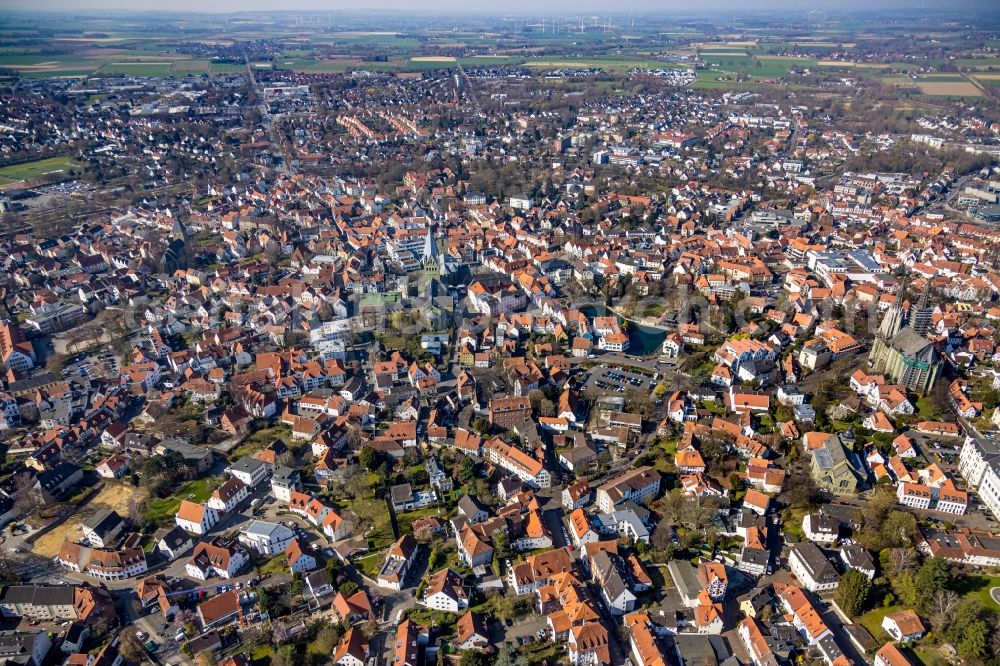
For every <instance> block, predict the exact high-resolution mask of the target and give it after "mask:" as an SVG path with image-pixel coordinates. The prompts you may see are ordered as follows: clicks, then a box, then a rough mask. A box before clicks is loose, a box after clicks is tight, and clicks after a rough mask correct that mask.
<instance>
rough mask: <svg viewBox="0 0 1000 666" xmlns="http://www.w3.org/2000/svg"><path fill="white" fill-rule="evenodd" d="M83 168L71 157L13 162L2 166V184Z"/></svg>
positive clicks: (0, 176)
mask: <svg viewBox="0 0 1000 666" xmlns="http://www.w3.org/2000/svg"><path fill="white" fill-rule="evenodd" d="M80 168H82V167H81V166H80V165H79V164H77V163H76V162H74V161H73V160H71V159H70V158H69V157H65V156H61V157H49V158H46V159H44V160H35V161H34V162H24V163H22V164H12V165H10V166H5V167H0V185H7V184H9V183H16V182H19V181H22V180H33V179H35V178H39V177H41V176H44V175H47V174H55V173H66V172H68V171H69V170H70V169H80Z"/></svg>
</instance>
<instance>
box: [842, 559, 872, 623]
mask: <svg viewBox="0 0 1000 666" xmlns="http://www.w3.org/2000/svg"><path fill="white" fill-rule="evenodd" d="M870 591H871V581H870V580H868V576H866V575H864V574H863V573H861V572H860V571H858V570H857V569H848V570H847V572H846V573H845V574H844V575H843V576H842V577H841V579H840V585H838V586H837V603H838V604H839V605H840V608H841V609H842V610H843V611H844V612H845V613H847V614H848V615H850V616H851V617H854V616H855V615H859V614H860V613H861V612H862V611H863V610H864V608H865V604H866V603H867V602H868V594H869V592H870Z"/></svg>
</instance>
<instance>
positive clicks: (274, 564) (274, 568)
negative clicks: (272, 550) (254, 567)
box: [258, 553, 288, 574]
mask: <svg viewBox="0 0 1000 666" xmlns="http://www.w3.org/2000/svg"><path fill="white" fill-rule="evenodd" d="M258 569H259V570H260V573H262V574H278V573H288V558H287V557H285V555H284V553H282V554H281V555H275V556H274V557H272V558H271V559H269V560H268V561H267V562H265V563H264V564H262V565H260V566H259V567H258Z"/></svg>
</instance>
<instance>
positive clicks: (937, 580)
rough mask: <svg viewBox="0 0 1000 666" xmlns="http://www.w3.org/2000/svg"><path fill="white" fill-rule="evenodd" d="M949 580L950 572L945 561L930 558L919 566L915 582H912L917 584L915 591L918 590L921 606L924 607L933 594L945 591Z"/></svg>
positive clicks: (938, 558)
mask: <svg viewBox="0 0 1000 666" xmlns="http://www.w3.org/2000/svg"><path fill="white" fill-rule="evenodd" d="M950 578H951V570H950V569H949V567H948V562H947V561H946V560H944V559H942V558H940V557H932V558H930V559H927V560H925V561H924V563H923V564H922V565H920V569H919V570H918V571H917V577H916V580H915V581H914V582H915V583H916V584H917V589H919V590H920V598H921V600H922V601H923V604H921V605H922V606H923V605H926V602H927V600H929V599H930V598H931V595H933V594H934V593H935V592H937V591H938V590H943V589H945V588H946V587H947V586H948V581H949V579H950Z"/></svg>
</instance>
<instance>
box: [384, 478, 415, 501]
mask: <svg viewBox="0 0 1000 666" xmlns="http://www.w3.org/2000/svg"><path fill="white" fill-rule="evenodd" d="M389 496H390V497H391V498H392V503H393V504H402V503H404V502H409V501H411V500H412V499H413V488H412V487H410V484H408V483H400V484H399V485H396V486H393V487H392V488H390V489H389Z"/></svg>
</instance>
